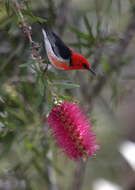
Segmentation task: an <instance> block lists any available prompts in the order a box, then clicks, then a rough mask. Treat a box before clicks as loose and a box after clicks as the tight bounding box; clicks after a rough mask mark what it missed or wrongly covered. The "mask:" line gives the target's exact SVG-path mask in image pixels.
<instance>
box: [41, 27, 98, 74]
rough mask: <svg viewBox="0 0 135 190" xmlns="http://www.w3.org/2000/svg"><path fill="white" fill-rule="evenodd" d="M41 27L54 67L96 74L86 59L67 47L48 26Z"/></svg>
mask: <svg viewBox="0 0 135 190" xmlns="http://www.w3.org/2000/svg"><path fill="white" fill-rule="evenodd" d="M41 25H42V32H43V36H44V43H45V48H46V52H47V56H48V58H49V61H50V62H51V63H52V65H54V66H55V67H57V68H58V69H61V70H68V71H70V70H89V71H91V72H92V73H93V74H94V75H95V74H96V73H95V71H94V70H92V68H91V64H90V62H89V61H88V60H87V59H86V58H85V57H83V56H82V55H80V54H79V53H76V52H74V51H73V50H71V49H70V48H69V47H67V46H66V45H65V43H64V42H63V41H62V40H61V39H60V38H59V37H58V36H57V35H56V34H55V33H54V32H53V31H52V30H51V29H50V28H49V27H48V26H47V25H46V24H41Z"/></svg>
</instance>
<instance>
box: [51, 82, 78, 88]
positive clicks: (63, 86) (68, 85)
mask: <svg viewBox="0 0 135 190" xmlns="http://www.w3.org/2000/svg"><path fill="white" fill-rule="evenodd" d="M53 85H54V86H55V87H57V88H65V89H72V88H79V87H80V85H78V84H73V83H59V82H57V83H53Z"/></svg>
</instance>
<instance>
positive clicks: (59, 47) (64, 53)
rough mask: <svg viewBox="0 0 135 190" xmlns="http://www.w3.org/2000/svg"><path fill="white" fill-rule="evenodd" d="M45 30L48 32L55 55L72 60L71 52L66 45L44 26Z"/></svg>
mask: <svg viewBox="0 0 135 190" xmlns="http://www.w3.org/2000/svg"><path fill="white" fill-rule="evenodd" d="M43 28H44V30H45V31H46V34H47V37H48V40H49V41H50V44H51V46H52V49H53V51H54V53H55V54H56V55H57V56H58V57H61V58H63V59H69V61H70V58H71V50H70V49H69V48H68V47H67V46H66V45H65V44H64V42H63V41H62V40H61V39H60V38H59V37H58V36H57V35H56V34H55V33H54V32H52V30H51V29H50V28H48V26H46V25H44V26H43Z"/></svg>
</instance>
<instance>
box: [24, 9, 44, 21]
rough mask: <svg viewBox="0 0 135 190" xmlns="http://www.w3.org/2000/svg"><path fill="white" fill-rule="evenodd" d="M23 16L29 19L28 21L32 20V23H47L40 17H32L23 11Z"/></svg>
mask: <svg viewBox="0 0 135 190" xmlns="http://www.w3.org/2000/svg"><path fill="white" fill-rule="evenodd" d="M24 15H25V16H26V17H27V18H30V19H32V20H33V21H36V22H47V21H46V19H44V18H41V17H38V16H35V15H33V14H32V13H31V12H30V13H29V12H28V11H25V12H24Z"/></svg>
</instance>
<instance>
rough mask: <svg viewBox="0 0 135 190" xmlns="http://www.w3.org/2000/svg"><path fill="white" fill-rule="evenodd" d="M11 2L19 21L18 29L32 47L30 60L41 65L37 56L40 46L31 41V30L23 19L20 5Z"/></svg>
mask: <svg viewBox="0 0 135 190" xmlns="http://www.w3.org/2000/svg"><path fill="white" fill-rule="evenodd" d="M12 1H13V4H14V6H15V12H16V14H17V16H18V17H19V19H20V27H21V28H22V31H23V33H24V34H25V36H26V37H27V38H28V40H29V43H30V45H31V47H32V51H31V55H32V59H34V60H37V62H40V63H42V61H43V60H42V58H41V56H40V55H39V50H40V45H39V44H38V43H37V42H34V41H33V40H32V28H31V26H29V25H28V24H27V23H26V21H25V19H24V16H23V14H22V8H21V5H20V4H19V3H18V2H17V0H12Z"/></svg>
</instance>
